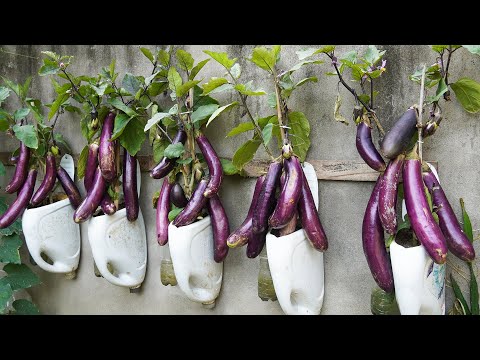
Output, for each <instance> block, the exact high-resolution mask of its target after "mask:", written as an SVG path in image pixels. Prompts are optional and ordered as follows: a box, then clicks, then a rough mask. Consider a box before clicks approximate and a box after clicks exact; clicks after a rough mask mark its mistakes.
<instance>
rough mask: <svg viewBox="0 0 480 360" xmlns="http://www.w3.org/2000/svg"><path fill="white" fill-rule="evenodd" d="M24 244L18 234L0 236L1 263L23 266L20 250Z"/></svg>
mask: <svg viewBox="0 0 480 360" xmlns="http://www.w3.org/2000/svg"><path fill="white" fill-rule="evenodd" d="M22 243H23V242H22V239H20V237H19V236H18V234H12V235H10V236H0V263H12V264H21V260H20V253H19V249H20V247H21V246H22Z"/></svg>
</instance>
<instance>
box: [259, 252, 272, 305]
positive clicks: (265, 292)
mask: <svg viewBox="0 0 480 360" xmlns="http://www.w3.org/2000/svg"><path fill="white" fill-rule="evenodd" d="M259 258H260V267H259V269H258V297H259V298H260V299H262V300H263V301H268V300H271V301H276V300H277V294H276V293H275V287H274V286H273V280H272V274H271V273H270V267H269V266H268V257H267V249H266V247H264V248H263V250H262V252H261V253H260V255H259Z"/></svg>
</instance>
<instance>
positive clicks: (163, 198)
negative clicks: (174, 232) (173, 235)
mask: <svg viewBox="0 0 480 360" xmlns="http://www.w3.org/2000/svg"><path fill="white" fill-rule="evenodd" d="M171 188H172V184H170V182H169V181H168V179H165V180H163V184H162V189H161V190H160V195H159V196H158V200H157V215H156V220H157V221H156V224H157V241H158V244H159V245H161V246H163V245H165V244H166V243H167V242H168V224H169V223H170V222H169V221H168V213H169V212H170V200H169V194H170V190H171Z"/></svg>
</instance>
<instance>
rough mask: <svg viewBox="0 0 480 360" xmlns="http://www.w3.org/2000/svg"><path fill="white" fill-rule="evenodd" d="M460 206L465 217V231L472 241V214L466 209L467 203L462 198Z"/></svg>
mask: <svg viewBox="0 0 480 360" xmlns="http://www.w3.org/2000/svg"><path fill="white" fill-rule="evenodd" d="M460 207H461V208H462V217H463V232H464V233H465V235H466V236H467V237H468V239H469V240H470V242H473V230H472V223H471V221H470V216H469V215H468V213H467V210H466V209H465V203H464V201H463V199H462V198H460Z"/></svg>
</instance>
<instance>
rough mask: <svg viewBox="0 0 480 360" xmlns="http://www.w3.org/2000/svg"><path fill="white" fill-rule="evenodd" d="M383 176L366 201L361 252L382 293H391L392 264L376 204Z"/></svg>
mask: <svg viewBox="0 0 480 360" xmlns="http://www.w3.org/2000/svg"><path fill="white" fill-rule="evenodd" d="M382 178H383V175H380V176H379V178H378V179H377V183H376V184H375V187H374V188H373V191H372V195H371V196H370V200H369V201H368V204H367V208H366V210H365V215H364V218H363V225H362V243H363V252H364V253H365V257H366V258H367V263H368V267H369V268H370V272H371V273H372V275H373V278H374V279H375V281H376V282H377V284H378V286H379V287H380V288H382V289H383V290H384V291H386V292H388V293H391V292H392V291H393V272H392V264H391V263H390V259H389V257H388V254H387V249H386V247H385V239H384V235H383V227H382V223H381V221H380V216H379V215H378V202H379V199H380V196H379V195H380V186H381V185H380V184H381V182H382Z"/></svg>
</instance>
